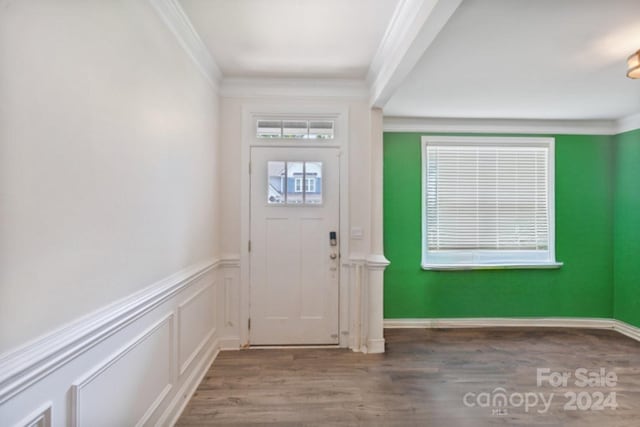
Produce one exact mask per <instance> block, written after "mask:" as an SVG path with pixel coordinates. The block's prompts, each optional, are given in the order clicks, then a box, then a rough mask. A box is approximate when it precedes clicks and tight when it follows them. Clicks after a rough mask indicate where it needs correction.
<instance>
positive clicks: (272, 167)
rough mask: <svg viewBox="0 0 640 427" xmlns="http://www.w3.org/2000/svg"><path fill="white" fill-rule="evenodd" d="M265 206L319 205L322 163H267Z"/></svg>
mask: <svg viewBox="0 0 640 427" xmlns="http://www.w3.org/2000/svg"><path fill="white" fill-rule="evenodd" d="M267 186H268V188H267V204H269V205H316V206H318V205H321V204H322V162H298V161H269V162H267Z"/></svg>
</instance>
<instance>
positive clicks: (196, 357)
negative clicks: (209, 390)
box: [0, 259, 239, 426]
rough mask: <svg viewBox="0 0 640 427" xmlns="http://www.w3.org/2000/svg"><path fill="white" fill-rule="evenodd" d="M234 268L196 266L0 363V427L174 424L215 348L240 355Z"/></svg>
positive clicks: (5, 356)
mask: <svg viewBox="0 0 640 427" xmlns="http://www.w3.org/2000/svg"><path fill="white" fill-rule="evenodd" d="M236 264H237V263H234V261H233V260H226V259H225V260H222V261H210V262H205V263H201V264H198V265H194V266H192V267H190V268H187V269H185V270H183V271H180V272H178V273H176V274H174V275H172V276H170V277H168V278H166V279H164V280H162V281H160V282H157V283H155V284H153V285H151V286H148V287H146V288H144V289H142V290H141V291H139V292H136V293H135V294H133V295H131V296H129V297H127V298H125V299H123V300H120V301H117V302H115V303H113V304H110V305H109V306H107V307H104V308H103V309H100V310H98V311H96V312H94V313H91V314H89V315H87V316H84V317H82V318H80V319H77V320H76V321H74V322H73V323H71V324H68V325H65V326H64V327H62V328H59V329H57V330H55V331H53V332H51V333H49V334H48V335H46V336H43V337H41V338H39V339H36V340H34V341H32V342H29V343H27V344H26V345H23V346H21V347H20V348H17V349H14V350H12V351H10V352H7V353H5V354H2V355H0V419H1V420H2V425H16V426H22V425H24V423H23V422H22V421H24V420H30V419H42V420H45V421H43V423H41V424H38V425H43V426H51V425H74V424H78V425H80V424H82V425H91V424H93V421H96V420H100V421H101V422H102V423H106V424H110V425H138V424H140V425H142V424H144V425H165V424H166V421H168V420H170V421H172V422H174V421H175V420H177V418H178V417H179V416H180V413H181V411H182V410H183V408H184V406H185V405H186V403H187V402H188V400H189V398H190V397H191V395H192V394H193V392H194V391H195V390H196V388H197V386H198V384H199V383H200V381H201V379H202V378H203V377H204V375H205V374H206V372H207V370H208V369H209V366H210V365H211V363H212V362H213V360H214V359H215V357H216V356H217V354H218V353H219V351H220V348H221V347H223V348H225V349H226V348H229V349H230V348H239V339H237V338H229V337H235V336H238V334H239V331H237V324H238V322H237V320H236V319H237V317H238V315H237V312H238V309H237V307H236V305H237V300H238V299H237V296H236V293H237V292H238V289H239V287H238V283H237V280H236V277H237V274H235V269H237V265H236ZM130 383H134V384H136V385H137V386H136V387H128V386H127V384H130ZM70 391H71V392H70ZM132 393H135V395H132ZM102 398H104V399H102ZM101 399H102V400H101ZM105 399H106V400H109V402H110V404H109V405H103V404H100V402H104V400H105ZM132 402H133V403H134V404H132ZM42 408H45V409H42Z"/></svg>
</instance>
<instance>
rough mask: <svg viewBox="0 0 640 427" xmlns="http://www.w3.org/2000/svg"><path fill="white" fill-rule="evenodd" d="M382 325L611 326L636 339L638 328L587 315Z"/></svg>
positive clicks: (389, 322) (387, 324)
mask: <svg viewBox="0 0 640 427" xmlns="http://www.w3.org/2000/svg"><path fill="white" fill-rule="evenodd" d="M384 327H385V328H389V329H397V328H429V329H438V328H447V329H454V328H511V327H515V328H583V329H611V330H614V331H616V332H619V333H621V334H623V335H626V336H628V337H630V338H633V339H635V340H636V341H640V328H638V327H637V326H633V325H630V324H628V323H625V322H623V321H621V320H616V319H605V318H590V317H538V318H536V317H522V318H520V317H488V318H450V319H448V318H438V319H435V318H426V319H385V320H384Z"/></svg>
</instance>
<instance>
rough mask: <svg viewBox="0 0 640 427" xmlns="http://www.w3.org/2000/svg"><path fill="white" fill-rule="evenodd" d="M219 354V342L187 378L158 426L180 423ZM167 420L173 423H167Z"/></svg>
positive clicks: (215, 343) (214, 344) (215, 342)
mask: <svg viewBox="0 0 640 427" xmlns="http://www.w3.org/2000/svg"><path fill="white" fill-rule="evenodd" d="M218 354H220V345H219V343H218V342H217V341H214V343H213V345H212V346H211V347H210V348H209V350H208V351H207V353H206V356H205V357H203V358H202V360H201V361H200V363H199V364H198V366H197V367H196V369H194V370H193V373H192V374H191V375H189V378H187V379H186V380H185V382H184V384H183V385H182V387H180V390H178V392H177V393H176V395H175V397H174V398H173V400H172V401H171V403H170V404H169V406H168V407H167V409H166V410H165V412H164V413H163V414H162V416H161V417H160V419H159V420H158V422H157V423H156V424H157V425H162V426H164V425H169V426H172V425H174V424H175V423H176V422H177V421H178V418H180V415H181V414H182V411H184V408H185V407H186V406H187V404H188V403H189V401H190V400H191V397H192V396H193V394H194V393H195V392H196V390H197V389H198V386H199V385H200V383H201V382H202V379H203V378H204V377H205V375H206V374H207V372H209V368H210V367H211V364H212V363H213V362H214V361H215V360H216V357H218ZM167 420H171V421H170V422H169V423H167V422H166V421H167Z"/></svg>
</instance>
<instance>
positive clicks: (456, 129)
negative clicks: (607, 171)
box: [384, 117, 618, 135]
mask: <svg viewBox="0 0 640 427" xmlns="http://www.w3.org/2000/svg"><path fill="white" fill-rule="evenodd" d="M384 131H385V132H442V133H516V134H552V135H557V134H579V135H615V134H616V133H618V132H617V131H618V124H617V122H616V121H615V120H532V119H523V120H518V119H464V118H435V117H385V118H384Z"/></svg>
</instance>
